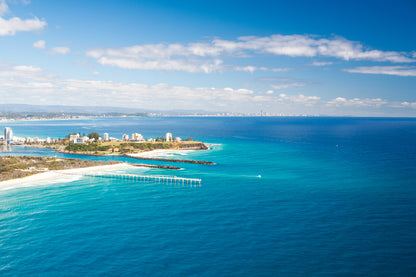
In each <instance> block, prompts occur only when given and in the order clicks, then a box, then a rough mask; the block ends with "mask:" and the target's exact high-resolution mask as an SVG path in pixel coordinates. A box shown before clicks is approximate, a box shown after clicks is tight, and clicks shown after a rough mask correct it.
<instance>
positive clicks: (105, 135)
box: [104, 133, 108, 141]
mask: <svg viewBox="0 0 416 277" xmlns="http://www.w3.org/2000/svg"><path fill="white" fill-rule="evenodd" d="M104 140H106V141H107V140H108V133H104Z"/></svg>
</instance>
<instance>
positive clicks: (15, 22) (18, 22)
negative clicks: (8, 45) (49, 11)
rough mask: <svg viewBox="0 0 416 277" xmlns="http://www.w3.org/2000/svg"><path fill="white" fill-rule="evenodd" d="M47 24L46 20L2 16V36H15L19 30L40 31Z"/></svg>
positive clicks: (0, 24) (0, 30) (0, 18)
mask: <svg viewBox="0 0 416 277" xmlns="http://www.w3.org/2000/svg"><path fill="white" fill-rule="evenodd" d="M46 25H47V23H46V21H44V20H39V19H38V18H37V17H35V18H33V19H25V20H22V19H20V18H18V17H13V18H11V19H8V20H6V19H4V18H2V17H0V36H14V35H15V34H16V32H19V31H26V32H30V31H40V30H42V29H43V28H44V27H45V26H46Z"/></svg>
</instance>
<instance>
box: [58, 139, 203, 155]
mask: <svg viewBox="0 0 416 277" xmlns="http://www.w3.org/2000/svg"><path fill="white" fill-rule="evenodd" d="M55 149H57V150H58V151H61V152H69V153H77V154H89V155H111V154H127V153H140V152H145V151H152V150H157V149H194V150H205V149H207V147H206V146H205V144H204V143H202V142H198V141H186V142H140V143H137V142H102V143H97V142H94V143H90V144H84V143H82V144H81V143H80V144H73V143H69V144H68V145H66V146H65V147H64V148H62V149H59V148H57V147H55Z"/></svg>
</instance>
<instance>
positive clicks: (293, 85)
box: [271, 82, 306, 90]
mask: <svg viewBox="0 0 416 277" xmlns="http://www.w3.org/2000/svg"><path fill="white" fill-rule="evenodd" d="M304 86H306V83H302V82H293V83H285V84H275V85H271V87H272V88H274V89H277V90H280V89H288V88H296V87H304Z"/></svg>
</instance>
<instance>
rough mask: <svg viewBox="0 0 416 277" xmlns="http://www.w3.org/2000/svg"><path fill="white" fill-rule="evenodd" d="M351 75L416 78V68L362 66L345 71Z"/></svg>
mask: <svg viewBox="0 0 416 277" xmlns="http://www.w3.org/2000/svg"><path fill="white" fill-rule="evenodd" d="M344 71H347V72H350V73H364V74H385V75H396V76H416V67H414V66H361V67H356V68H351V69H344Z"/></svg>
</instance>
